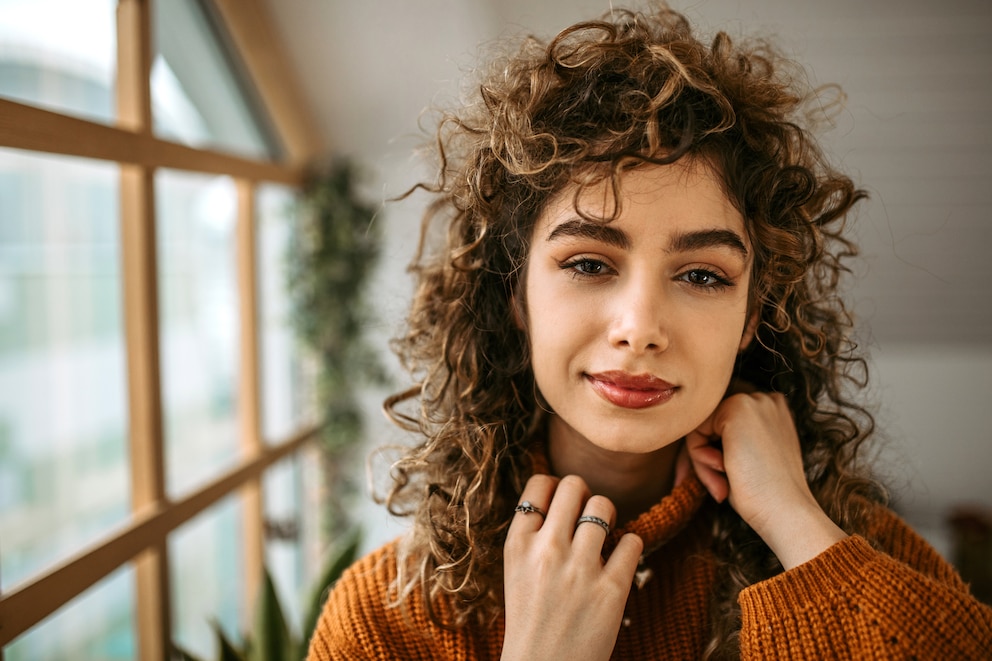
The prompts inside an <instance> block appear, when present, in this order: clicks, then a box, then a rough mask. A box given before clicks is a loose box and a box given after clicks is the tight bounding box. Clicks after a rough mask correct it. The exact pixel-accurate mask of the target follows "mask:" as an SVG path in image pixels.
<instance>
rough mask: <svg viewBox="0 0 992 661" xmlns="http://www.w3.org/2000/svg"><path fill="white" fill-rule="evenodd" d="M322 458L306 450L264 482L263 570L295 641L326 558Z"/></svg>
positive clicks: (268, 473)
mask: <svg viewBox="0 0 992 661" xmlns="http://www.w3.org/2000/svg"><path fill="white" fill-rule="evenodd" d="M319 452H320V450H319V449H318V448H314V447H306V448H303V449H302V450H300V451H299V452H298V453H297V454H296V455H294V456H293V457H291V458H289V459H285V460H283V461H281V462H280V463H278V464H276V465H275V466H274V467H272V468H270V469H269V470H268V471H266V473H265V475H264V477H263V479H262V493H263V507H264V510H265V530H266V542H265V564H266V566H267V567H268V569H269V573H270V574H271V576H272V580H273V582H274V583H275V586H276V591H277V594H278V595H279V601H280V603H281V604H282V606H283V610H284V611H285V613H286V619H287V621H288V622H289V624H290V628H291V630H292V631H293V633H294V635H299V634H300V630H301V628H302V626H303V617H304V616H305V614H306V610H307V609H308V608H309V607H310V600H311V599H312V598H313V596H314V595H313V592H314V590H315V589H316V585H315V582H316V581H317V579H318V578H319V575H320V572H321V570H322V569H323V565H324V561H325V556H326V553H327V540H326V539H325V537H324V535H322V533H321V531H322V526H321V516H322V512H323V508H322V507H321V500H320V499H321V492H320V458H319V457H318V456H316V455H317V454H318V453H319ZM309 634H310V632H305V635H306V636H309Z"/></svg>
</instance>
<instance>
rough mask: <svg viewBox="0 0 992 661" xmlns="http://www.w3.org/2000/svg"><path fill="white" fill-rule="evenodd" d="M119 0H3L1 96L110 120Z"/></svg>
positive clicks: (0, 19) (0, 20) (0, 18)
mask: <svg viewBox="0 0 992 661" xmlns="http://www.w3.org/2000/svg"><path fill="white" fill-rule="evenodd" d="M116 6H117V2H116V0H0V96H5V97H7V98H10V99H13V100H15V101H22V102H25V103H30V104H32V105H38V106H42V107H45V108H48V109H50V110H57V111H61V112H68V113H71V114H75V115H81V116H83V117H86V118H87V119H95V120H98V121H103V122H111V121H112V120H113V119H114V116H115V111H114V79H115V77H116V70H117V27H116V18H115V10H116Z"/></svg>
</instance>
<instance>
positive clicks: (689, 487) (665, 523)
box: [531, 444, 706, 556]
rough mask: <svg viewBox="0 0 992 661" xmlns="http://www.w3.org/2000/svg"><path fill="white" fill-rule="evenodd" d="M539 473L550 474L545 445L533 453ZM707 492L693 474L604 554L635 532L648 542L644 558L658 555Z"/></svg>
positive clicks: (615, 537)
mask: <svg viewBox="0 0 992 661" xmlns="http://www.w3.org/2000/svg"><path fill="white" fill-rule="evenodd" d="M531 460H532V461H533V468H534V472H535V473H550V472H551V471H550V462H549V461H548V455H547V448H546V447H544V446H543V444H542V445H540V446H539V447H536V448H534V451H533V452H532V453H531ZM705 498H706V488H705V487H704V486H703V484H702V482H700V481H699V478H698V477H697V476H696V473H695V471H692V470H690V471H689V472H688V475H687V476H686V477H685V478H684V479H683V480H682V481H681V482H679V483H678V484H676V485H675V488H674V489H672V491H671V493H669V494H668V495H667V496H665V497H664V498H662V499H661V501H660V502H659V503H657V504H656V505H655V506H654V507H652V508H651V509H649V510H648V511H646V512H644V513H642V514H641V515H640V516H638V517H637V518H636V519H634V520H633V521H630V522H628V523H627V524H626V525H624V526H622V527H621V528H618V529H616V530H613V531H611V532H610V535H609V537H608V538H607V540H606V543H605V544H604V549H603V550H604V553H605V554H606V555H609V553H611V552H612V551H613V549H614V548H615V547H616V544H617V542H619V541H620V538H621V537H623V535H625V534H626V533H629V532H632V533H634V534H636V535H637V536H638V537H640V538H641V539H642V540H643V541H644V554H643V555H644V556H648V555H650V554H651V553H653V552H655V551H656V550H658V549H659V548H661V547H662V546H664V545H665V544H666V543H668V542H669V541H671V540H672V538H674V537H675V536H676V535H678V534H679V533H680V532H682V530H684V529H685V527H686V526H687V525H688V524H689V522H690V521H691V520H692V518H693V517H694V516H695V515H696V513H697V512H698V511H699V509H700V508H701V507H702V505H703V501H704V500H705Z"/></svg>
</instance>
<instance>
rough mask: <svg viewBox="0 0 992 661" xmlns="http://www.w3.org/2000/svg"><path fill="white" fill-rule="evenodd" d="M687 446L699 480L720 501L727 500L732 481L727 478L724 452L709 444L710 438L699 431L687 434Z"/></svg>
mask: <svg viewBox="0 0 992 661" xmlns="http://www.w3.org/2000/svg"><path fill="white" fill-rule="evenodd" d="M685 444H686V448H687V453H688V455H689V459H690V462H691V464H692V468H693V470H694V471H695V472H696V475H697V476H698V477H699V481H700V482H701V483H702V484H703V486H704V487H706V490H707V491H708V492H709V493H710V495H711V496H713V499H714V500H716V502H718V503H722V502H723V501H724V500H726V498H727V496H728V495H729V494H730V482H729V481H728V480H727V474H726V468H725V466H724V463H723V452H722V451H720V450H719V449H718V448H715V447H713V446H712V445H710V444H709V439H708V438H706V437H705V436H703V435H702V434H700V433H699V432H698V431H695V432H690V433H689V435H688V436H686V441H685Z"/></svg>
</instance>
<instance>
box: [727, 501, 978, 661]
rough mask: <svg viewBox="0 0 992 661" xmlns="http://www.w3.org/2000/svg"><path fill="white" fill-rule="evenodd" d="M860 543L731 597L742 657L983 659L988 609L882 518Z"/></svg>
mask: <svg viewBox="0 0 992 661" xmlns="http://www.w3.org/2000/svg"><path fill="white" fill-rule="evenodd" d="M869 535H870V536H871V537H872V538H873V539H876V540H877V542H878V544H879V546H881V547H882V548H884V549H885V551H884V552H883V551H880V550H876V549H875V548H873V547H872V546H871V545H870V544H869V543H868V542H867V541H866V540H865V538H863V537H860V536H856V535H855V536H852V537H849V538H847V539H845V540H843V541H841V542H838V543H837V544H835V545H834V546H832V547H830V548H829V549H827V550H826V551H824V552H823V553H821V554H820V555H819V556H817V557H816V558H813V559H812V560H810V561H809V562H807V563H805V564H802V565H800V566H799V567H796V568H794V569H792V570H790V571H787V572H783V573H782V574H779V575H778V576H775V577H773V578H771V579H769V580H767V581H762V582H760V583H756V584H754V585H752V586H749V587H748V588H746V589H744V590H742V591H741V594H740V597H739V603H740V606H741V637H740V646H741V658H742V659H786V658H788V659H795V658H804V659H940V660H942V661H951V660H954V659H992V608H990V607H989V606H986V605H984V604H982V603H980V602H979V601H978V600H976V599H975V598H974V597H972V596H971V595H970V594H969V592H968V588H967V585H965V583H964V582H963V581H962V580H961V578H960V577H959V576H958V574H957V573H956V572H955V571H954V569H953V568H952V567H951V566H950V565H949V564H948V563H947V562H945V561H944V560H943V559H942V558H941V557H940V556H939V555H938V554H937V552H936V551H934V550H933V549H932V548H931V547H930V546H929V545H928V544H927V543H926V542H925V541H924V540H923V539H922V538H920V537H919V536H918V535H916V533H914V532H913V531H912V530H911V529H909V527H908V526H907V525H906V524H905V523H903V522H902V521H900V520H899V519H898V518H897V517H896V516H895V515H894V514H892V513H891V512H888V510H885V511H884V512H880V513H879V515H878V517H876V524H875V526H874V529H873V530H871V531H869Z"/></svg>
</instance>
